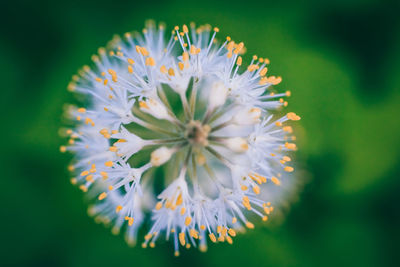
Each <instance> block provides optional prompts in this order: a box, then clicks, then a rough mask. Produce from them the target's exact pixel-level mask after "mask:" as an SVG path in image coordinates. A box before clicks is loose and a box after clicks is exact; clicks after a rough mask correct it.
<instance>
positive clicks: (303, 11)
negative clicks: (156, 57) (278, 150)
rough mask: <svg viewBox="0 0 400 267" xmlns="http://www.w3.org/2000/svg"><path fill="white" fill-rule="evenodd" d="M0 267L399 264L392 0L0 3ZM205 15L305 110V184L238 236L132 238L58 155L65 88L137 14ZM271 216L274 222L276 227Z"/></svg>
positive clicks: (397, 39)
mask: <svg viewBox="0 0 400 267" xmlns="http://www.w3.org/2000/svg"><path fill="white" fill-rule="evenodd" d="M11 3H12V4H11ZM1 6H2V8H1V10H2V15H1V16H0V21H1V26H0V29H1V35H0V58H1V60H0V70H1V74H0V75H1V87H2V89H1V97H0V99H1V100H0V101H1V105H0V106H1V109H2V113H1V114H2V118H3V119H2V120H3V122H4V123H3V124H2V130H1V135H2V140H3V143H2V146H1V147H2V153H1V154H2V155H1V158H2V159H1V160H0V166H1V176H2V177H1V194H0V199H1V203H2V205H1V206H2V212H1V214H2V216H1V220H0V229H1V239H0V240H1V249H0V251H1V254H0V256H1V258H0V264H1V265H24V266H92V265H93V266H105V265H109V266H188V265H190V266H193V267H195V266H224V265H229V266H241V265H247V266H396V265H397V266H399V260H398V256H399V252H400V245H399V242H400V240H399V238H400V228H399V225H400V210H399V205H398V202H399V188H400V180H399V176H400V157H399V155H400V149H399V148H400V138H399V137H400V116H399V108H400V75H399V74H400V73H399V70H400V23H399V11H400V8H399V7H400V4H399V1H393V2H390V1H378V0H365V1H352V0H341V1H308V2H304V1H285V2H280V1H260V2H251V1H233V0H232V1H208V0H206V1H183V2H179V1H155V0H153V1H140V2H137V1H134V0H132V1H119V0H114V1H74V0H71V1H48V2H45V1H8V2H5V1H3V2H2V4H1ZM149 18H153V19H155V20H157V21H164V22H166V23H167V25H168V27H169V28H171V29H172V27H173V26H174V25H176V24H178V25H182V24H183V23H189V22H191V21H194V22H196V23H197V24H201V23H210V24H211V25H213V26H218V27H219V28H220V29H221V34H222V35H223V36H226V35H230V36H232V37H233V38H234V39H235V40H237V41H244V42H245V44H246V46H247V49H248V54H247V56H248V57H250V56H251V55H252V54H257V55H259V56H263V57H268V58H269V59H270V60H271V65H270V71H271V73H274V74H278V75H282V77H283V82H282V84H280V85H279V86H278V89H280V90H283V91H284V90H287V89H290V90H291V91H292V97H291V98H290V99H289V108H290V110H292V111H295V112H296V113H298V114H300V115H301V116H302V120H301V128H300V129H299V130H300V133H299V135H298V145H299V148H300V150H299V153H298V158H299V164H300V165H301V167H302V168H303V169H305V170H306V171H307V174H306V176H307V177H309V182H308V183H307V184H306V185H305V187H304V190H303V192H302V193H301V194H300V197H299V201H297V202H296V203H295V204H294V205H292V208H291V210H290V211H289V212H288V213H287V216H286V219H285V221H284V222H283V224H282V225H281V226H280V227H264V226H260V227H257V228H256V229H255V230H254V231H250V232H249V233H248V234H246V235H241V236H239V237H237V238H236V239H235V243H234V245H233V246H230V245H228V244H218V245H212V246H211V247H210V248H209V251H208V252H207V253H206V254H203V253H200V252H198V251H197V250H194V249H191V250H188V251H184V253H182V254H181V256H180V257H179V258H175V257H174V256H173V252H172V249H171V247H170V244H160V245H159V246H157V247H156V248H155V249H145V250H144V249H142V248H139V247H137V248H130V247H128V246H127V245H126V244H125V243H124V241H123V238H122V237H121V236H113V235H112V234H111V233H110V231H108V230H107V229H104V227H103V226H101V225H98V224H95V223H94V222H93V220H92V218H90V217H88V216H87V214H86V208H87V204H86V203H85V201H84V198H83V196H82V193H81V192H80V191H79V190H77V188H75V187H73V186H71V185H70V183H69V174H68V172H67V170H66V165H67V164H68V161H69V159H70V157H69V156H68V155H64V154H60V153H59V146H60V145H61V144H62V143H63V142H64V140H62V139H61V138H60V137H59V136H58V134H57V132H58V129H59V127H60V126H62V124H63V121H62V118H61V114H62V106H63V104H64V103H66V102H71V101H73V97H72V95H71V94H69V93H68V92H67V90H66V86H67V84H68V82H69V80H70V78H71V75H73V74H74V73H75V72H76V70H77V69H78V68H79V67H81V66H82V65H83V64H88V63H90V56H91V55H92V54H93V53H95V52H96V50H97V48H98V47H99V46H103V45H104V44H105V43H106V42H107V41H108V40H109V39H111V38H112V35H113V34H115V33H118V34H122V33H124V32H126V31H131V30H141V29H142V28H143V25H144V21H145V20H146V19H149ZM273 224H274V223H273V221H272V223H271V225H273Z"/></svg>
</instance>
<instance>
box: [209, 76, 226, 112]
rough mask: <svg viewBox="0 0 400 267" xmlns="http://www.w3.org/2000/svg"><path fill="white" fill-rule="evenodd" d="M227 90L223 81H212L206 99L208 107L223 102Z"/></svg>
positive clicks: (213, 106)
mask: <svg viewBox="0 0 400 267" xmlns="http://www.w3.org/2000/svg"><path fill="white" fill-rule="evenodd" d="M228 92H229V91H228V87H226V86H225V84H224V83H223V82H221V81H218V82H215V83H213V85H212V87H211V92H210V95H209V99H208V103H209V105H210V108H216V107H219V106H222V105H223V104H225V101H226V98H227V97H228Z"/></svg>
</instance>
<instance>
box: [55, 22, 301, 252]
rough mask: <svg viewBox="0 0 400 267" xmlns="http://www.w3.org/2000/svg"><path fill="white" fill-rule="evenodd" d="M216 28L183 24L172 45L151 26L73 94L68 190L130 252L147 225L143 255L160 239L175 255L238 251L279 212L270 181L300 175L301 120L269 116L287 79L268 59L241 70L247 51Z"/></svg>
mask: <svg viewBox="0 0 400 267" xmlns="http://www.w3.org/2000/svg"><path fill="white" fill-rule="evenodd" d="M189 28H190V30H189ZM218 32H219V30H218V28H214V29H211V27H210V26H209V25H205V26H200V27H198V28H196V27H195V25H193V24H191V25H190V27H188V26H186V25H183V27H182V28H179V27H178V26H176V27H175V28H174V30H173V31H172V35H171V37H170V38H169V39H165V35H166V34H165V28H164V26H163V25H160V26H159V27H156V26H155V24H154V23H149V24H148V25H147V27H146V28H145V29H144V30H143V35H140V34H137V33H135V34H130V33H127V34H125V35H124V37H123V38H119V37H116V38H114V40H113V41H112V42H111V43H110V44H109V47H108V49H107V50H106V49H104V48H100V49H99V51H98V55H94V56H93V57H92V60H93V62H94V64H93V66H91V67H89V66H84V67H83V69H81V70H80V71H79V75H75V76H73V80H72V82H71V83H70V84H69V86H68V89H69V90H70V91H73V92H76V93H77V95H78V96H80V97H81V100H82V103H83V106H84V107H76V106H72V105H71V106H69V107H68V109H67V116H68V117H69V118H70V119H71V121H73V123H74V126H73V127H71V128H70V129H68V130H66V133H67V134H68V135H69V138H70V139H69V141H68V145H66V146H62V147H61V151H62V152H64V151H70V152H73V153H74V154H75V158H74V160H73V162H72V164H71V165H70V166H69V169H70V170H71V171H72V172H73V173H75V176H76V177H75V178H72V179H71V182H72V183H73V184H77V185H78V186H79V188H80V189H81V190H82V191H84V192H88V194H89V196H91V197H92V198H93V205H92V206H91V208H90V213H91V214H92V215H94V216H95V217H96V218H97V220H100V221H103V222H106V223H109V224H111V225H113V227H112V231H113V232H114V233H119V232H120V231H121V230H123V231H125V233H126V234H125V237H126V240H127V242H128V243H129V244H135V243H136V240H137V234H138V230H139V228H140V227H141V225H142V224H143V223H144V222H145V221H146V218H147V217H150V220H151V221H152V224H151V227H150V228H149V231H148V233H147V234H146V235H145V237H144V241H143V243H142V246H143V247H147V246H150V247H154V246H155V242H156V240H157V239H159V238H160V237H161V236H164V237H165V238H166V239H167V240H168V239H172V240H173V243H174V247H175V254H176V255H179V248H180V246H185V247H187V248H189V247H190V246H195V247H198V248H199V249H200V250H201V251H205V250H206V248H207V242H209V241H208V240H211V242H218V241H219V242H224V241H226V242H228V243H232V242H233V241H232V238H233V237H235V236H236V233H237V231H240V230H243V229H245V228H250V229H251V228H253V227H254V225H253V223H251V222H250V221H249V219H250V218H252V217H254V216H259V217H260V218H261V219H262V220H264V221H266V220H267V219H268V216H269V214H270V213H271V212H272V210H273V209H274V208H273V205H272V204H271V202H272V203H273V201H274V199H273V197H272V196H271V194H267V195H266V194H263V193H262V191H263V187H265V184H269V183H271V184H274V186H279V185H280V183H281V179H282V178H283V174H284V173H285V172H292V171H293V165H291V164H290V163H291V161H292V160H291V158H290V157H289V156H288V154H289V153H290V152H291V151H293V150H296V145H295V144H294V143H291V140H294V139H295V137H294V136H292V131H293V130H292V127H291V126H290V125H289V124H290V123H289V121H296V120H299V119H300V117H299V116H298V115H296V114H295V113H293V112H289V113H287V114H286V115H284V116H282V117H279V118H276V117H275V115H272V112H273V111H274V110H276V109H278V108H281V107H283V106H286V105H287V102H286V101H284V100H283V97H285V96H290V92H289V91H287V92H284V93H275V92H274V91H273V90H272V86H273V85H277V84H278V83H280V82H281V78H280V77H275V76H272V75H271V76H269V75H267V71H268V69H267V65H268V64H269V60H268V59H265V58H258V57H257V56H253V58H252V60H251V62H250V64H249V65H248V67H247V68H244V67H243V66H242V62H243V60H242V56H241V55H242V54H243V53H244V51H245V47H244V44H243V43H242V42H240V43H236V42H234V41H232V40H231V38H230V37H226V39H225V41H223V42H219V41H217V39H216V35H217V33H218ZM82 96H83V97H82ZM160 168H162V169H163V170H164V171H159V169H160ZM269 197H270V198H271V197H272V199H268V198H269Z"/></svg>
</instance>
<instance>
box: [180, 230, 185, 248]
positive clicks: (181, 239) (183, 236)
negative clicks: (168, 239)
mask: <svg viewBox="0 0 400 267" xmlns="http://www.w3.org/2000/svg"><path fill="white" fill-rule="evenodd" d="M179 242H180V243H181V245H182V246H184V245H185V243H186V240H185V233H184V232H181V233H179Z"/></svg>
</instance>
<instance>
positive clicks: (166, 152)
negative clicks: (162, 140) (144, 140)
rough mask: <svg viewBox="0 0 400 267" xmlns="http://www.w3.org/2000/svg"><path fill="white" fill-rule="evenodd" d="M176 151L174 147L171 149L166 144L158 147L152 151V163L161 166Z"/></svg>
mask: <svg viewBox="0 0 400 267" xmlns="http://www.w3.org/2000/svg"><path fill="white" fill-rule="evenodd" d="M174 152H175V150H174V149H170V148H168V147H165V146H162V147H160V148H157V149H156V150H154V151H153V152H152V153H151V159H150V162H151V165H153V166H160V165H162V164H164V163H165V162H167V161H168V160H169V159H170V158H171V156H172V154H174Z"/></svg>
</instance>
